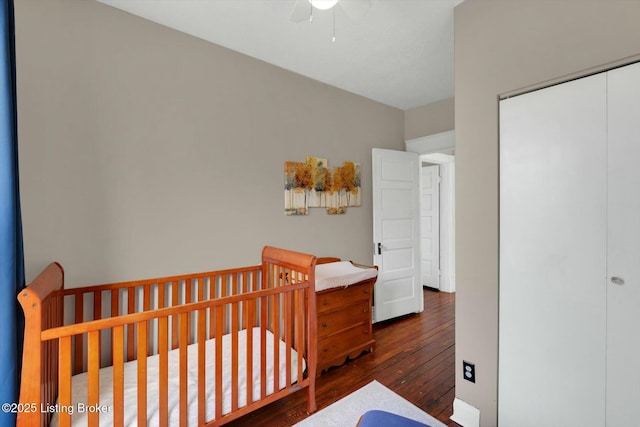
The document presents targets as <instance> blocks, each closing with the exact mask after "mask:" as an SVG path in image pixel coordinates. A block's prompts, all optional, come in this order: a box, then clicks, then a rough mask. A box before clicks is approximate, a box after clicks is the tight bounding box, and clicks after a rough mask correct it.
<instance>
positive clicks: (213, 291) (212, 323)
mask: <svg viewBox="0 0 640 427" xmlns="http://www.w3.org/2000/svg"><path fill="white" fill-rule="evenodd" d="M216 280H217V276H213V275H212V276H211V277H209V299H210V300H212V299H215V298H216ZM215 318H216V317H215V315H214V313H213V311H212V310H211V309H209V339H211V338H213V336H214V335H215V330H216V329H215Z"/></svg>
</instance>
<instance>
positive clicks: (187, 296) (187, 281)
mask: <svg viewBox="0 0 640 427" xmlns="http://www.w3.org/2000/svg"><path fill="white" fill-rule="evenodd" d="M191 285H192V283H191V279H185V281H184V303H185V304H189V303H190V302H192V300H191ZM187 337H188V339H189V342H191V316H188V317H187Z"/></svg>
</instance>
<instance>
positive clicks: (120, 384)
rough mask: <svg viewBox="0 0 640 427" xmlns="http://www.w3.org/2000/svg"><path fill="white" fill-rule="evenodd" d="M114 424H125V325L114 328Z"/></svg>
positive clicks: (120, 425) (115, 426)
mask: <svg viewBox="0 0 640 427" xmlns="http://www.w3.org/2000/svg"><path fill="white" fill-rule="evenodd" d="M112 346H113V347H112V351H113V408H112V409H113V425H114V427H122V426H123V425H124V326H115V327H114V328H113V344H112Z"/></svg>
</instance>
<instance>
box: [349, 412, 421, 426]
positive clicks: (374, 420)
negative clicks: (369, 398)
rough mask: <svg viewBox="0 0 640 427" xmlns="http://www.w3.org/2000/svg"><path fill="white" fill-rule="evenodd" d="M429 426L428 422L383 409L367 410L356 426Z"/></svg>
mask: <svg viewBox="0 0 640 427" xmlns="http://www.w3.org/2000/svg"><path fill="white" fill-rule="evenodd" d="M425 426H426V427H430V426H429V425H428V424H423V423H419V422H418V421H415V420H412V419H410V418H406V417H403V416H400V415H396V414H392V413H390V412H385V411H378V410H373V411H367V412H365V413H364V415H363V416H361V417H360V421H358V427H425Z"/></svg>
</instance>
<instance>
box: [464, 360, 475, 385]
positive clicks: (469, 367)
mask: <svg viewBox="0 0 640 427" xmlns="http://www.w3.org/2000/svg"><path fill="white" fill-rule="evenodd" d="M462 375H464V379H465V380H467V381H471V382H472V383H475V382H476V365H474V364H473V363H471V362H467V361H466V360H463V361H462Z"/></svg>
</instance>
